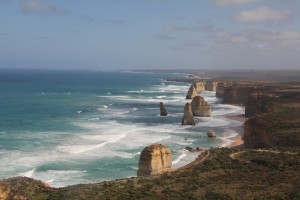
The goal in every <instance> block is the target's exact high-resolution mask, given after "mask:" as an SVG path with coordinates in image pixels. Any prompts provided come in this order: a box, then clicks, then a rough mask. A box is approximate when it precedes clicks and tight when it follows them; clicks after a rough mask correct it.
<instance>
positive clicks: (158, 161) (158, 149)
mask: <svg viewBox="0 0 300 200" xmlns="http://www.w3.org/2000/svg"><path fill="white" fill-rule="evenodd" d="M171 167H172V153H171V151H170V150H169V149H168V148H167V147H165V146H163V145H161V144H151V145H149V146H147V147H145V148H144V150H143V151H142V153H141V156H140V160H139V169H138V171H137V175H138V176H145V175H158V174H161V173H164V172H169V171H171Z"/></svg>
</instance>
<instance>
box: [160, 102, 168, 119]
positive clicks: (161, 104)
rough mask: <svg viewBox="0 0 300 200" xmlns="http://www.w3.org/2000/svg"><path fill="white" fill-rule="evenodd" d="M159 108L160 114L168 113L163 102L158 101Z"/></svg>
mask: <svg viewBox="0 0 300 200" xmlns="http://www.w3.org/2000/svg"><path fill="white" fill-rule="evenodd" d="M159 109H160V116H167V115H168V112H167V109H166V108H165V106H164V103H163V102H160V103H159Z"/></svg>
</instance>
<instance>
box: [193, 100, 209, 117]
mask: <svg viewBox="0 0 300 200" xmlns="http://www.w3.org/2000/svg"><path fill="white" fill-rule="evenodd" d="M191 106H192V112H193V115H194V116H199V117H210V116H211V107H210V105H209V104H208V103H207V102H206V101H205V100H204V98H203V97H201V96H196V97H194V98H193V100H192V103H191Z"/></svg>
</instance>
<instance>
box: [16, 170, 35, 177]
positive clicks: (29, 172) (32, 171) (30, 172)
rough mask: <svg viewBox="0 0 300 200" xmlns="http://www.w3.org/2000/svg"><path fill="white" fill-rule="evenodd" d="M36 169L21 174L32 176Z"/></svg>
mask: <svg viewBox="0 0 300 200" xmlns="http://www.w3.org/2000/svg"><path fill="white" fill-rule="evenodd" d="M35 170H36V169H33V170H30V171H28V172H24V173H20V174H19V175H20V176H24V177H28V178H32V177H33V175H34V172H35Z"/></svg>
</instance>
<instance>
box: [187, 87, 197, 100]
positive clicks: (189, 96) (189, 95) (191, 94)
mask: <svg viewBox="0 0 300 200" xmlns="http://www.w3.org/2000/svg"><path fill="white" fill-rule="evenodd" d="M195 96H197V90H196V89H195V87H194V85H193V84H192V85H191V87H190V89H189V91H188V93H187V94H186V96H185V98H186V99H193V98H194V97H195Z"/></svg>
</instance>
